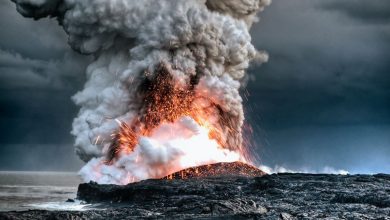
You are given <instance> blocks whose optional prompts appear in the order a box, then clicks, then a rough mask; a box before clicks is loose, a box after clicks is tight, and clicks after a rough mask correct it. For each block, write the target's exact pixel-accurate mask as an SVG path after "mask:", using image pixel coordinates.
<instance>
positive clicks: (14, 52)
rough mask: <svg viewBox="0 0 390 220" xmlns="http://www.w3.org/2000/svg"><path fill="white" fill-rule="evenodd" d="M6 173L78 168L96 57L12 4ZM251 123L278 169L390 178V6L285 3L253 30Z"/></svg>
mask: <svg viewBox="0 0 390 220" xmlns="http://www.w3.org/2000/svg"><path fill="white" fill-rule="evenodd" d="M0 16H1V19H0V30H1V32H0V132H1V133H0V134H1V136H0V170H77V169H79V168H80V166H81V165H82V163H81V162H80V161H79V160H78V158H77V157H76V156H75V154H74V153H73V146H72V143H73V137H72V136H71V135H70V134H69V132H70V130H71V123H72V120H73V118H74V116H75V115H76V114H77V111H78V108H77V107H76V106H75V105H74V104H73V103H72V101H71V100H70V97H71V96H72V95H73V94H74V93H76V91H78V90H79V89H80V88H82V86H83V83H84V80H85V78H84V69H85V67H86V64H87V63H88V62H89V61H88V60H89V59H90V58H88V57H84V56H81V55H78V54H75V53H74V52H72V51H71V49H69V46H68V45H67V43H66V36H65V34H64V33H63V31H62V29H61V28H60V27H59V26H58V25H57V23H56V21H55V20H53V19H52V20H50V19H42V20H39V21H34V20H31V19H27V18H23V17H22V16H21V15H19V14H18V13H17V12H16V10H15V6H14V5H13V4H12V3H10V2H7V1H1V2H0ZM251 33H252V37H253V42H254V44H255V46H256V47H257V48H259V49H265V50H267V51H268V53H269V54H270V60H269V62H268V63H266V64H263V65H262V66H256V65H253V66H252V67H251V68H250V70H249V72H250V74H251V80H250V82H249V84H248V87H247V89H248V90H249V92H250V94H251V95H250V97H249V101H246V111H247V120H248V122H250V123H251V124H252V126H253V127H254V128H255V133H254V140H255V141H256V143H257V144H258V145H259V146H258V148H257V151H258V153H259V154H260V158H261V161H262V162H263V163H264V164H266V165H268V166H271V167H274V166H283V167H286V168H289V169H293V170H309V171H321V170H323V169H324V168H325V167H331V168H334V169H344V170H348V171H349V172H352V173H376V172H387V173H390V62H389V61H390V59H389V58H390V2H389V1H388V0H371V1H363V0H349V1H339V0H274V1H273V4H272V5H271V6H270V7H268V8H267V9H266V10H265V11H264V13H263V14H262V15H261V21H260V22H259V23H257V24H255V25H254V26H253V28H252V31H251Z"/></svg>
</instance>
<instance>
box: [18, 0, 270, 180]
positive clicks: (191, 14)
mask: <svg viewBox="0 0 390 220" xmlns="http://www.w3.org/2000/svg"><path fill="white" fill-rule="evenodd" d="M13 1H14V2H15V3H16V5H17V10H18V11H19V12H20V13H21V14H22V15H24V16H26V17H33V18H35V19H39V18H42V17H46V16H50V17H57V19H58V21H59V24H60V25H62V26H63V28H64V30H65V32H66V33H67V34H68V37H69V38H68V40H69V44H70V45H71V46H72V48H73V49H74V50H76V51H78V52H80V53H83V54H92V56H93V57H94V61H93V62H92V63H91V64H90V65H89V66H88V68H87V72H86V75H87V82H86V84H85V86H84V89H83V90H82V91H80V92H78V93H77V94H76V95H75V96H74V97H73V100H74V102H75V103H76V104H77V105H79V106H80V107H81V108H80V112H79V114H78V116H77V117H76V118H75V120H74V122H73V129H72V134H73V135H74V136H75V137H76V141H75V146H76V153H77V154H78V155H79V156H80V158H81V159H82V160H84V161H85V162H86V165H85V166H84V167H83V168H82V169H81V170H80V172H79V174H80V175H81V176H82V178H83V179H84V180H85V181H96V182H98V183H103V184H105V183H113V184H127V183H130V182H135V181H140V180H143V179H148V178H162V177H164V176H167V175H169V174H171V173H174V172H177V171H179V170H182V169H186V168H189V167H194V166H200V165H206V164H211V163H217V162H234V161H241V162H246V163H251V159H250V157H249V156H248V153H247V152H248V149H247V146H245V144H243V143H245V142H243V138H242V126H243V123H244V114H243V105H242V98H241V96H240V93H239V89H240V87H242V86H243V85H242V82H244V81H245V70H246V69H247V68H248V66H249V63H250V62H251V61H252V60H256V61H257V62H259V63H261V62H266V61H267V58H268V56H267V54H266V53H265V52H261V51H257V50H256V49H255V48H254V46H253V45H252V44H251V37H250V34H249V28H250V27H251V25H252V23H253V22H255V21H256V20H257V17H256V13H257V12H259V11H262V10H263V8H264V7H265V6H266V5H268V4H269V3H270V0H249V1H248V0H186V1H184V0H145V1H127V0H94V1H93V0H41V1H35V0H13Z"/></svg>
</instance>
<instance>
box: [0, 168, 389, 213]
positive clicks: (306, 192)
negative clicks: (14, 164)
mask: <svg viewBox="0 0 390 220" xmlns="http://www.w3.org/2000/svg"><path fill="white" fill-rule="evenodd" d="M232 167H234V169H239V170H240V168H237V166H235V165H234V166H232ZM247 168H248V167H247ZM247 168H245V169H247ZM245 169H244V170H245ZM249 169H250V170H252V168H249ZM230 171H231V173H228V175H226V173H225V175H216V176H207V175H206V176H202V177H195V178H186V179H175V178H165V179H158V180H145V181H141V182H138V183H132V184H128V185H126V186H117V185H99V184H96V183H84V184H80V186H79V189H78V199H82V200H84V201H86V202H88V203H92V204H95V205H96V207H99V208H104V210H88V211H39V210H31V211H25V212H4V213H0V219H224V220H225V219H283V220H286V219H390V175H386V174H377V175H328V174H272V175H262V174H263V173H262V172H259V173H258V174H259V176H256V175H255V176H253V175H243V173H240V172H241V171H239V172H233V171H232V170H230ZM190 173H192V172H190ZM244 174H245V172H244ZM181 175H182V174H180V173H179V172H178V173H177V174H175V175H174V176H176V177H179V176H181Z"/></svg>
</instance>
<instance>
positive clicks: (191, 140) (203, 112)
mask: <svg viewBox="0 0 390 220" xmlns="http://www.w3.org/2000/svg"><path fill="white" fill-rule="evenodd" d="M172 71H173V70H172V69H169V68H168V67H167V66H166V65H164V64H161V65H160V66H159V67H158V69H157V70H156V75H155V76H154V78H153V79H152V80H147V81H146V82H145V84H143V85H142V86H144V87H145V88H146V89H145V90H144V93H143V94H142V95H143V96H144V104H143V106H142V108H141V109H140V113H139V115H140V116H139V117H138V118H137V119H136V120H134V121H132V122H130V125H129V124H128V123H129V122H121V121H118V123H119V125H120V126H119V130H118V132H117V133H115V134H113V135H112V136H113V140H112V144H111V145H110V146H109V147H108V149H106V152H107V153H106V154H105V155H107V157H106V158H104V157H102V158H99V159H92V160H91V161H90V162H88V164H87V165H86V166H85V167H84V168H83V169H82V170H81V171H80V174H81V175H82V176H84V179H85V180H86V181H89V180H93V181H96V182H98V183H115V184H127V183H130V182H135V181H140V180H143V179H149V178H162V177H164V176H166V175H169V174H171V173H174V172H177V171H179V170H182V169H186V168H189V167H195V166H200V165H205V164H212V163H217V162H234V161H243V162H245V161H246V159H245V158H244V157H243V156H242V155H243V152H242V151H241V149H242V147H241V146H235V148H234V149H232V147H230V148H224V147H223V146H226V144H227V142H226V139H227V135H229V134H230V133H232V132H238V131H235V130H234V129H233V127H229V125H230V124H229V123H230V121H226V119H225V117H224V116H223V114H215V113H216V112H217V113H218V112H220V111H219V107H218V106H217V105H214V106H211V107H210V105H209V106H208V107H207V108H202V107H201V106H198V105H194V103H195V102H194V100H195V99H197V98H199V97H197V93H196V92H195V88H196V85H197V84H198V80H197V79H195V78H190V79H189V80H188V82H185V83H183V82H178V81H177V80H176V79H175V78H174V77H173V75H172V74H171V72H172ZM210 109H212V110H213V111H210ZM211 113H214V114H211ZM222 128H227V129H222ZM224 131H227V132H224ZM86 176H87V177H88V178H85V177H86Z"/></svg>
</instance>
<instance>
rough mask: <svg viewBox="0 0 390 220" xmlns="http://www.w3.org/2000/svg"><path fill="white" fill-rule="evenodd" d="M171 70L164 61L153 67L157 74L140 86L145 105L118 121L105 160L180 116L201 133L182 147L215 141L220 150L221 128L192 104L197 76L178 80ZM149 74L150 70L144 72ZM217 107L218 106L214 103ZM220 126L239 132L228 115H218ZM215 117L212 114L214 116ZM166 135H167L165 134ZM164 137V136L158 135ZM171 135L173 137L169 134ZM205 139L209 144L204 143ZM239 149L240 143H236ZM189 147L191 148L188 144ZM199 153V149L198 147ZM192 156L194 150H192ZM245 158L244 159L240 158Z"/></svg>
mask: <svg viewBox="0 0 390 220" xmlns="http://www.w3.org/2000/svg"><path fill="white" fill-rule="evenodd" d="M171 71H172V70H171V69H169V68H168V66H167V65H166V64H164V63H162V64H160V66H159V67H158V68H157V70H156V76H155V78H154V79H153V80H146V81H145V83H144V84H142V85H141V86H143V87H145V88H146V89H145V90H144V94H143V95H144V105H143V107H142V109H141V110H140V116H139V117H138V118H137V119H136V120H135V121H133V122H131V124H130V125H128V124H127V123H126V122H120V121H118V123H119V125H120V127H119V132H118V133H116V134H113V137H114V138H113V141H112V144H111V146H110V148H109V153H108V158H107V163H112V162H113V161H114V160H115V159H116V158H117V157H118V155H120V154H122V153H125V154H129V153H131V152H133V151H134V148H135V147H136V146H137V144H138V139H139V137H140V136H150V135H151V134H152V132H153V131H154V130H155V129H156V128H157V127H159V126H164V124H166V123H174V122H176V121H177V120H178V119H179V118H181V117H190V118H191V119H193V120H194V121H195V122H196V123H197V124H198V125H199V126H200V128H201V129H200V130H199V131H198V132H199V133H200V134H201V137H202V138H201V139H199V138H198V139H194V140H192V139H190V140H186V143H182V144H183V147H184V146H186V145H187V146H188V145H191V144H194V145H198V146H199V147H198V148H200V147H201V146H203V145H206V146H207V145H208V144H209V143H213V144H214V143H216V144H217V145H218V148H220V149H221V150H223V149H224V146H226V144H227V142H226V138H224V137H225V135H226V134H224V133H223V131H222V129H221V128H219V127H217V126H215V125H214V124H212V123H210V121H211V120H210V118H212V117H213V116H212V115H211V113H210V112H208V111H207V110H205V109H202V108H198V107H197V106H193V102H194V99H195V98H196V94H195V92H194V87H195V86H196V84H197V83H198V78H197V77H199V76H198V75H196V76H193V77H192V78H190V80H189V83H187V84H184V85H183V84H182V83H177V81H176V80H175V79H174V77H173V76H172V74H171ZM146 75H149V73H146ZM215 108H216V109H219V107H218V106H215ZM218 116H219V118H220V119H219V120H220V123H221V124H222V126H224V127H226V130H227V131H228V134H230V133H234V132H238V131H235V130H234V127H233V126H231V123H232V122H231V121H229V120H228V117H226V116H225V115H223V114H221V115H218ZM214 117H215V116H214ZM166 136H169V135H166ZM160 138H163V139H167V137H165V138H164V137H160ZM170 138H173V137H170ZM207 142H208V143H207ZM236 147H237V149H239V151H241V152H237V153H238V154H240V153H242V154H244V153H245V152H244V151H243V150H242V147H241V146H236ZM189 148H190V147H189ZM198 150H199V151H198V152H200V149H198ZM193 153H194V154H193V155H194V157H195V155H196V154H197V152H193ZM243 160H244V159H243Z"/></svg>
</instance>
